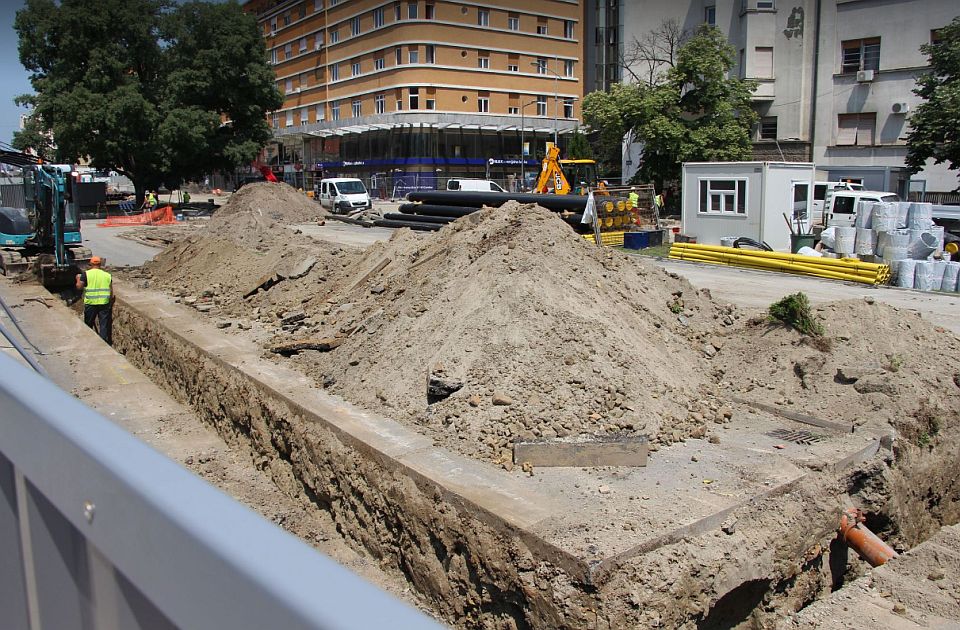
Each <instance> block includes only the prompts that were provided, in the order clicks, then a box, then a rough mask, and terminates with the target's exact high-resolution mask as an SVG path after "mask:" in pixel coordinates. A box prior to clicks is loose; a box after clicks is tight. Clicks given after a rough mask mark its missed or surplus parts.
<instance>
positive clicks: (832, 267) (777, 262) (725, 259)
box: [670, 243, 890, 285]
mask: <svg viewBox="0 0 960 630" xmlns="http://www.w3.org/2000/svg"><path fill="white" fill-rule="evenodd" d="M670 258H671V259H674V260H692V261H696V262H704V263H712V264H717V265H731V266H735V267H749V268H752V269H764V270H767V271H782V272H785V273H793V274H798V275H803V276H815V277H819V278H830V279H833V280H849V281H850V282H860V283H863V284H871V285H872V284H885V283H887V282H889V281H890V267H889V266H888V265H884V264H878V263H870V262H864V261H862V260H857V259H855V258H839V259H838V258H826V257H815V256H804V255H800V254H781V253H779V252H766V251H754V250H747V249H737V248H735V247H722V246H719V245H698V244H695V243H674V244H673V245H672V246H671V247H670Z"/></svg>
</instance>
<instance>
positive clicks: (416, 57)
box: [408, 48, 420, 63]
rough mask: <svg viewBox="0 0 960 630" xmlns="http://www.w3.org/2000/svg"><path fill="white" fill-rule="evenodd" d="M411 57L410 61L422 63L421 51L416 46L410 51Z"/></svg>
mask: <svg viewBox="0 0 960 630" xmlns="http://www.w3.org/2000/svg"><path fill="white" fill-rule="evenodd" d="M408 54H409V57H410V63H420V51H419V50H417V49H416V48H411V49H410V52H409V53H408Z"/></svg>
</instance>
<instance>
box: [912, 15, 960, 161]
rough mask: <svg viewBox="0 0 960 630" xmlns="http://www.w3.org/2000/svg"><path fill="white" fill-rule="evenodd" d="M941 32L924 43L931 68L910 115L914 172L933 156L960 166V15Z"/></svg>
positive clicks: (919, 86)
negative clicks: (934, 39)
mask: <svg viewBox="0 0 960 630" xmlns="http://www.w3.org/2000/svg"><path fill="white" fill-rule="evenodd" d="M938 35H939V37H938V41H936V42H934V43H931V44H924V45H923V46H921V47H920V51H921V52H922V53H923V54H925V55H927V57H928V58H929V59H930V71H929V72H927V73H925V74H923V75H922V76H920V78H918V79H917V87H916V88H914V90H913V93H914V94H916V95H917V96H919V97H921V98H922V99H924V102H923V103H920V105H918V106H917V108H916V110H914V113H913V114H912V115H911V116H910V127H911V130H910V133H909V135H908V137H907V145H908V148H907V158H906V164H907V166H908V167H909V168H910V171H911V172H913V173H916V172H918V171H921V170H923V167H924V165H925V164H926V162H927V160H929V159H931V158H932V159H933V161H934V163H935V164H942V163H943V162H947V163H948V164H949V168H950V169H951V170H957V169H960V17H956V18H954V19H953V21H952V22H951V23H950V24H949V25H947V26H946V27H944V28H942V29H940V31H939V32H938Z"/></svg>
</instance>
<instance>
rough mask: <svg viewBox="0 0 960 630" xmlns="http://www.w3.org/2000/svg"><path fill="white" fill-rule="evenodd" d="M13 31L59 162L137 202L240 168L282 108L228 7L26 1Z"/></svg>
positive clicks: (246, 20)
mask: <svg viewBox="0 0 960 630" xmlns="http://www.w3.org/2000/svg"><path fill="white" fill-rule="evenodd" d="M14 28H15V29H16V31H17V33H18V35H19V38H20V41H19V52H20V61H21V63H22V64H23V65H24V67H25V68H27V70H29V71H30V72H31V83H32V85H33V88H34V90H35V94H34V95H32V96H31V97H30V98H31V99H32V100H33V104H34V118H35V119H36V120H37V121H38V125H39V126H40V127H41V128H42V129H44V130H49V131H52V132H53V136H54V141H55V142H56V144H57V154H58V159H61V160H65V161H66V160H69V161H75V160H77V159H79V158H81V157H84V156H86V157H89V158H90V160H91V162H92V165H93V166H94V167H96V168H101V169H113V170H116V171H119V172H121V173H123V174H125V175H127V176H128V177H130V179H132V180H133V182H134V185H135V186H136V189H137V193H138V196H142V192H143V191H144V190H145V189H147V188H155V187H158V186H159V185H161V184H165V185H167V186H170V187H176V186H178V185H179V184H180V183H181V182H182V181H183V180H184V179H187V178H199V177H201V176H203V175H205V174H208V173H211V172H213V171H215V170H218V169H232V168H233V167H235V166H237V165H239V164H242V163H244V162H249V161H250V160H252V159H253V158H254V157H255V156H256V154H257V152H258V150H259V149H260V147H262V146H263V144H265V143H266V141H267V140H268V139H269V137H270V130H269V127H268V126H267V123H266V113H267V111H270V110H272V109H276V108H278V107H280V105H281V104H282V97H281V95H280V93H279V91H278V90H277V89H276V86H275V85H274V76H273V72H272V71H271V70H270V68H269V66H268V65H267V63H266V50H265V48H264V45H263V40H262V38H261V36H260V32H259V30H258V28H257V24H256V19H255V18H254V17H253V16H250V15H247V14H244V13H243V12H242V11H241V10H240V7H239V5H238V4H237V3H236V2H230V3H225V4H208V3H205V2H189V3H186V4H182V5H173V4H171V3H170V2H168V1H167V0H62V1H61V2H59V4H58V3H55V2H53V1H52V0H27V2H26V5H25V7H24V8H23V9H21V10H20V11H18V12H17V17H16V21H15V24H14ZM224 120H226V121H229V122H227V123H224V122H223V121H224Z"/></svg>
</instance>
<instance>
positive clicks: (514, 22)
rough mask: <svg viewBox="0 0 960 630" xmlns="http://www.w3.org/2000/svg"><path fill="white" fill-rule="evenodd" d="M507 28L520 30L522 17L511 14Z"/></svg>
mask: <svg viewBox="0 0 960 630" xmlns="http://www.w3.org/2000/svg"><path fill="white" fill-rule="evenodd" d="M507 28H508V29H509V30H511V31H519V30H520V18H519V16H516V15H511V16H509V17H508V18H507Z"/></svg>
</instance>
